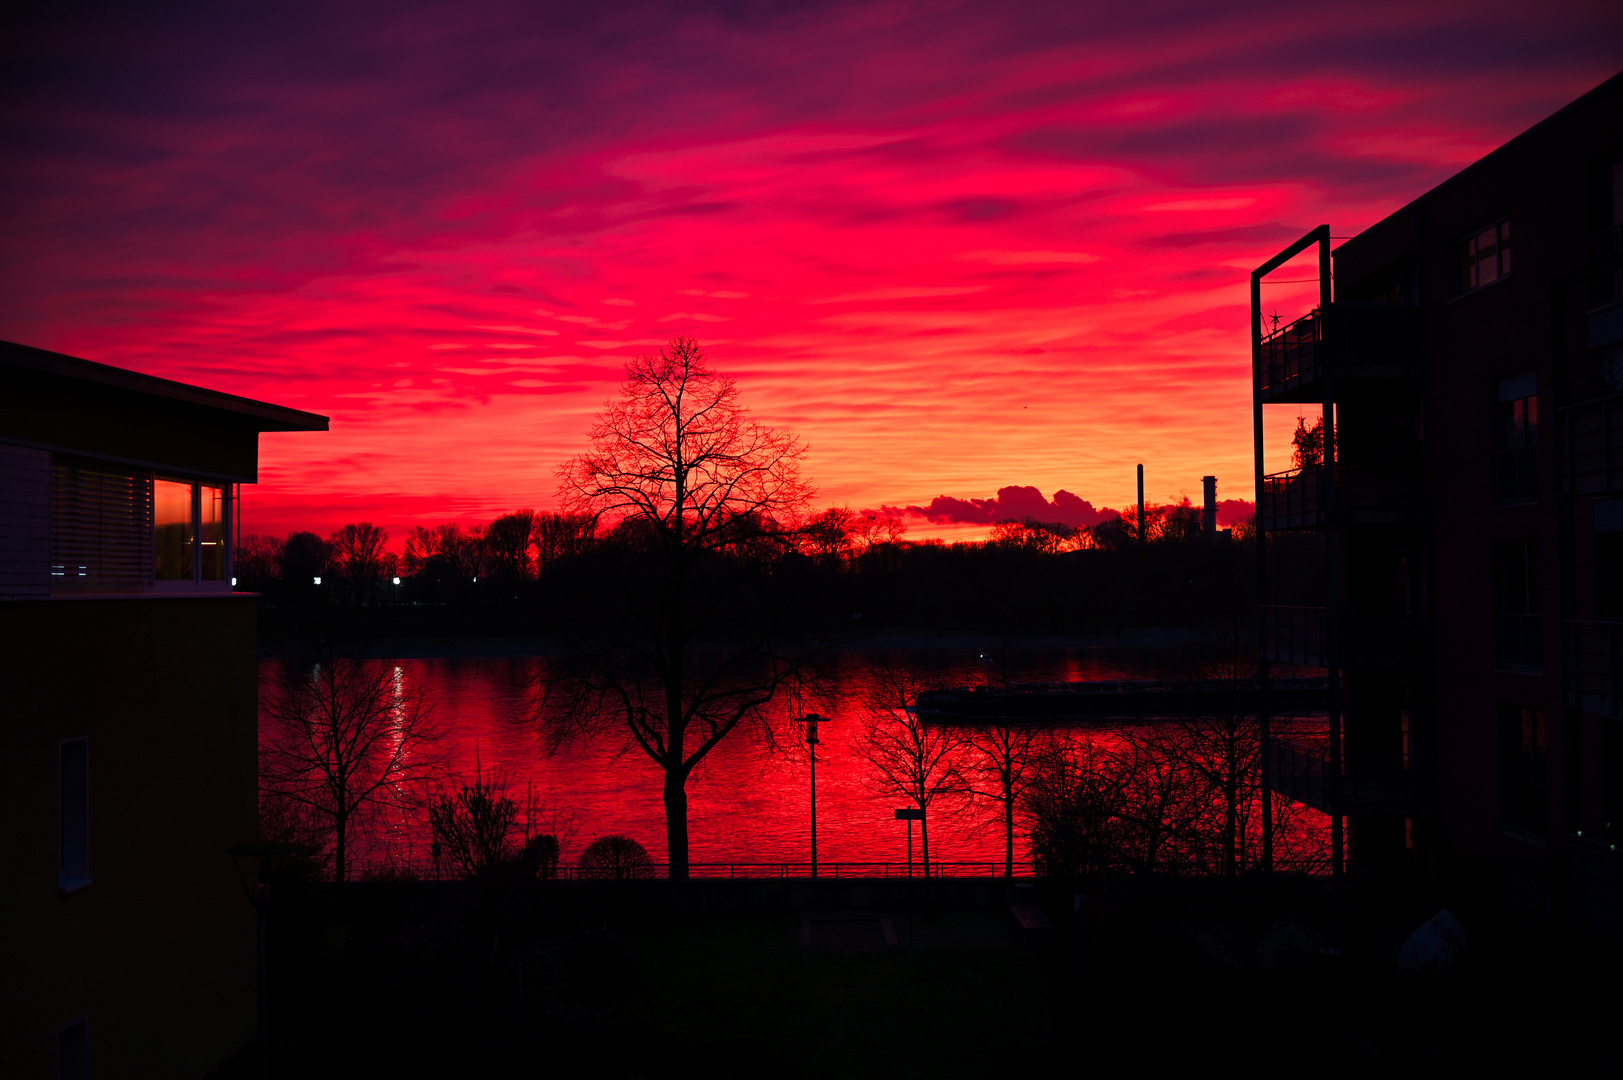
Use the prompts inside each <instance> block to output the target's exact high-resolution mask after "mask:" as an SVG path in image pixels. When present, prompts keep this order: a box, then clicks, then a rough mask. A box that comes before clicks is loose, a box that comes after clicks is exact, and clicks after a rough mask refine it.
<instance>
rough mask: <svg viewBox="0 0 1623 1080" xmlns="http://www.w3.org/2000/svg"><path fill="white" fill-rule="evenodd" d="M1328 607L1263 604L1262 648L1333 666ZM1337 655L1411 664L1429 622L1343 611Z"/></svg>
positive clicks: (1377, 663)
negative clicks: (1327, 628)
mask: <svg viewBox="0 0 1623 1080" xmlns="http://www.w3.org/2000/svg"><path fill="white" fill-rule="evenodd" d="M1324 627H1325V609H1324V608H1322V607H1300V606H1291V605H1285V604H1266V605H1264V606H1263V609H1262V648H1263V653H1264V655H1266V656H1267V657H1268V659H1270V660H1273V661H1275V662H1278V663H1285V664H1303V665H1306V666H1309V667H1329V666H1330V663H1329V660H1330V657H1329V656H1328V652H1327V648H1326V642H1325V634H1324ZM1336 629H1337V631H1338V632H1337V638H1338V641H1337V653H1338V655H1337V657H1336V658H1335V659H1336V660H1337V661H1338V664H1339V666H1341V667H1408V666H1410V665H1412V664H1414V663H1416V662H1417V661H1418V659H1419V656H1420V653H1421V651H1422V650H1423V649H1424V647H1425V643H1426V634H1427V625H1426V620H1425V619H1424V618H1423V617H1420V616H1414V615H1397V616H1387V617H1371V616H1362V615H1349V614H1348V613H1347V612H1345V611H1343V612H1339V613H1338V615H1337V622H1336Z"/></svg>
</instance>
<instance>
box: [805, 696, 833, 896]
mask: <svg viewBox="0 0 1623 1080" xmlns="http://www.w3.org/2000/svg"><path fill="white" fill-rule="evenodd" d="M827 719H828V717H826V716H818V715H817V714H816V713H807V714H806V715H805V716H802V717H801V718H800V722H801V723H803V724H805V725H806V753H807V756H808V757H809V758H810V759H811V876H812V877H816V876H817V725H818V724H820V723H822V722H823V721H825V720H827Z"/></svg>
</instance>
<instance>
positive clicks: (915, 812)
mask: <svg viewBox="0 0 1623 1080" xmlns="http://www.w3.org/2000/svg"><path fill="white" fill-rule="evenodd" d="M896 820H897V821H905V822H907V876H908V877H912V876H913V823H914V822H915V821H923V820H924V811H923V810H922V809H920V808H919V807H917V806H902V807H898V808H897V810H896ZM926 876H928V875H926Z"/></svg>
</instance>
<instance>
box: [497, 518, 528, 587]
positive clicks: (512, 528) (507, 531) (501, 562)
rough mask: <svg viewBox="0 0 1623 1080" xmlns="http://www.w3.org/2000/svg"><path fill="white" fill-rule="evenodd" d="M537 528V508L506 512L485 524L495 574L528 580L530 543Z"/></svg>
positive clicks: (499, 577) (501, 576)
mask: <svg viewBox="0 0 1623 1080" xmlns="http://www.w3.org/2000/svg"><path fill="white" fill-rule="evenodd" d="M534 528H535V511H534V510H529V509H525V510H515V511H514V512H513V513H511V514H503V515H502V516H501V517H499V518H497V519H496V520H495V521H492V522H491V523H490V524H489V525H488V526H487V527H486V528H485V556H486V559H487V564H486V565H487V569H488V570H489V571H490V574H491V576H492V577H494V578H497V579H498V580H501V581H507V582H513V581H524V580H526V579H527V578H529V577H531V576H532V575H531V563H530V543H531V532H532V530H533V529H534Z"/></svg>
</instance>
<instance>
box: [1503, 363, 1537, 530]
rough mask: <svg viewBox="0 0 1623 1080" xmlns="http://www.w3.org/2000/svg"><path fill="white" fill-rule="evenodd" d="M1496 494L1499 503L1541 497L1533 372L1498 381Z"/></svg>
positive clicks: (1535, 389) (1517, 501)
mask: <svg viewBox="0 0 1623 1080" xmlns="http://www.w3.org/2000/svg"><path fill="white" fill-rule="evenodd" d="M1494 391H1495V392H1494V398H1495V401H1494V407H1493V408H1494V413H1493V452H1494V461H1493V497H1494V501H1495V502H1499V503H1521V502H1529V501H1531V500H1533V499H1537V498H1538V381H1537V379H1536V378H1535V377H1534V374H1533V372H1531V371H1524V372H1522V373H1521V374H1520V375H1510V376H1507V377H1505V378H1503V379H1500V380H1499V381H1498V382H1497V383H1495V384H1494Z"/></svg>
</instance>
